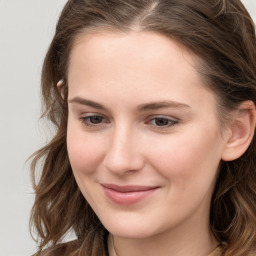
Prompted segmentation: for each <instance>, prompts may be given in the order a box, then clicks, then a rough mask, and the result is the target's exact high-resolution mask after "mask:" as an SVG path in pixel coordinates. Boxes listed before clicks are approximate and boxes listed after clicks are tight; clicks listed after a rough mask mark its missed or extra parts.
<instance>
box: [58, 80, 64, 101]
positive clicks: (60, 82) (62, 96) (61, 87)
mask: <svg viewBox="0 0 256 256" xmlns="http://www.w3.org/2000/svg"><path fill="white" fill-rule="evenodd" d="M63 85H64V81H63V79H61V80H60V81H59V82H58V83H57V89H58V91H59V93H60V95H61V98H62V99H64V93H63Z"/></svg>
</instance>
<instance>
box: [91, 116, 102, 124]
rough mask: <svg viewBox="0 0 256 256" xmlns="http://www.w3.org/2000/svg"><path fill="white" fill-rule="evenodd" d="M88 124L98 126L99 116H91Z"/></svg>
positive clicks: (100, 119)
mask: <svg viewBox="0 0 256 256" xmlns="http://www.w3.org/2000/svg"><path fill="white" fill-rule="evenodd" d="M90 122H91V123H92V124H99V123H101V122H102V117H100V116H92V117H90Z"/></svg>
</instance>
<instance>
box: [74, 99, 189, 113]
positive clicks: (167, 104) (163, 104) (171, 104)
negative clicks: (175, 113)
mask: <svg viewBox="0 0 256 256" xmlns="http://www.w3.org/2000/svg"><path fill="white" fill-rule="evenodd" d="M69 103H77V104H81V105H85V106H89V107H93V108H96V109H100V110H107V108H105V107H104V106H103V105H101V104H100V103H97V102H95V101H92V100H88V99H84V98H81V97H75V98H73V99H70V100H69ZM161 108H191V107H190V106H189V105H187V104H184V103H180V102H177V101H160V102H150V103H145V104H141V105H139V106H138V107H137V110H138V111H139V112H144V111H149V110H157V109H161Z"/></svg>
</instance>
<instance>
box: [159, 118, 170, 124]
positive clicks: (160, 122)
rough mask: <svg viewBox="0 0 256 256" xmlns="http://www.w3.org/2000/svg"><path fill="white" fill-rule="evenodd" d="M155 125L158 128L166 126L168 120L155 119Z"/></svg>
mask: <svg viewBox="0 0 256 256" xmlns="http://www.w3.org/2000/svg"><path fill="white" fill-rule="evenodd" d="M156 125H158V126H165V125H168V120H167V119H165V118H156Z"/></svg>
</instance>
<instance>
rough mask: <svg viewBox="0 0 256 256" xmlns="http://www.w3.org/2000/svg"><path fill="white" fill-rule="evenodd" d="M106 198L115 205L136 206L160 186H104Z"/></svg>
mask: <svg viewBox="0 0 256 256" xmlns="http://www.w3.org/2000/svg"><path fill="white" fill-rule="evenodd" d="M102 187H103V190H104V193H105V195H106V197H107V198H108V199H109V200H110V201H111V202H112V203H114V204H119V205H132V204H136V203H138V202H140V201H142V200H144V199H146V198H147V197H149V196H150V195H151V194H153V193H154V192H156V191H157V190H158V189H159V188H160V187H159V186H138V185H129V186H118V185H115V184H102Z"/></svg>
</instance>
